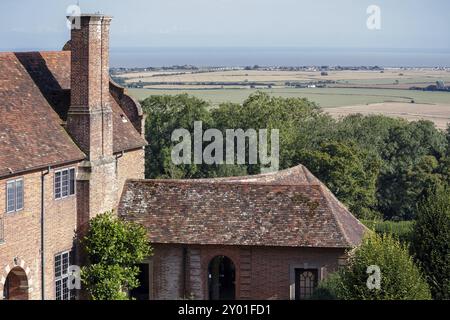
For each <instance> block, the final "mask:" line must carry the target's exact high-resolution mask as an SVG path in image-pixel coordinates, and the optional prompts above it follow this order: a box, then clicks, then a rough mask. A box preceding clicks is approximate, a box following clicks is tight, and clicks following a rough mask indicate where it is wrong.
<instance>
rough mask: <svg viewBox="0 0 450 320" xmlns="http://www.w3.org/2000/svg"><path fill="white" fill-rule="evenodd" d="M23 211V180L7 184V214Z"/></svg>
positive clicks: (10, 181) (11, 181)
mask: <svg viewBox="0 0 450 320" xmlns="http://www.w3.org/2000/svg"><path fill="white" fill-rule="evenodd" d="M22 209H23V178H20V179H15V180H9V181H7V182H6V212H7V213H10V212H16V211H20V210H22Z"/></svg>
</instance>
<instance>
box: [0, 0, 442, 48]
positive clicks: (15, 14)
mask: <svg viewBox="0 0 450 320" xmlns="http://www.w3.org/2000/svg"><path fill="white" fill-rule="evenodd" d="M79 3H80V7H81V10H82V12H97V11H100V12H102V13H106V14H109V15H112V16H113V17H114V20H113V23H112V30H111V46H112V47H117V48H118V47H161V46H181V47H185V46H194V47H195V46H200V47H202V46H230V47H231V46H249V47H258V46H274V47H277V46H280V47H281V46H300V47H345V48H353V47H363V48H419V49H427V50H437V49H450V36H449V33H450V19H449V12H450V1H448V0H377V1H375V0H314V1H304V0H127V1H124V0H79ZM71 4H77V0H40V1H36V0H1V1H0V50H14V49H22V48H23V49H28V48H33V49H60V48H61V46H62V45H63V44H64V43H65V41H66V40H67V39H68V38H69V31H68V30H67V28H66V25H65V15H66V9H67V7H68V6H69V5H71ZM371 4H376V5H378V6H379V7H380V8H381V30H368V29H367V27H366V20H367V17H368V14H367V13H366V9H367V7H368V6H369V5H371Z"/></svg>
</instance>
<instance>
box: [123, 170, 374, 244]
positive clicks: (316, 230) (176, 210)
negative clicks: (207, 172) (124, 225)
mask: <svg viewBox="0 0 450 320" xmlns="http://www.w3.org/2000/svg"><path fill="white" fill-rule="evenodd" d="M119 215H120V216H121V217H122V218H123V219H126V220H129V221H135V222H139V223H140V224H142V225H143V226H145V227H146V228H147V230H148V236H149V239H150V241H151V242H153V243H180V244H181V243H182V244H211V245H212V244H216V245H253V246H288V247H325V248H351V247H354V246H356V245H358V244H359V243H360V241H361V239H362V236H363V234H364V233H365V231H366V230H367V229H366V228H365V227H364V225H362V224H361V223H360V222H359V221H358V220H357V219H356V218H355V217H354V216H353V215H352V214H351V213H350V212H349V211H348V210H347V209H346V208H345V207H344V206H343V205H342V204H341V203H340V202H339V201H338V200H337V199H336V197H334V195H333V194H332V193H331V192H330V191H329V190H328V189H327V188H326V187H325V186H324V185H323V184H322V183H321V182H320V181H319V180H318V179H317V178H315V177H314V175H312V174H311V173H310V172H309V171H308V170H307V169H306V168H305V167H304V166H302V165H300V166H296V167H294V168H291V169H287V170H283V171H279V172H277V173H271V174H263V175H257V176H247V177H236V178H222V179H199V180H129V181H127V182H126V183H125V187H124V191H123V194H122V198H121V201H120V204H119Z"/></svg>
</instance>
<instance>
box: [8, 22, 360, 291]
mask: <svg viewBox="0 0 450 320" xmlns="http://www.w3.org/2000/svg"><path fill="white" fill-rule="evenodd" d="M80 20H81V23H80V28H76V29H73V30H72V31H71V40H70V41H69V42H67V44H66V45H65V46H64V48H63V50H62V51H51V52H0V110H1V117H0V205H1V206H3V208H1V207H0V299H10V300H18V299H36V300H37V299H57V300H67V299H72V298H74V297H75V293H74V292H71V291H69V290H68V288H67V282H68V272H67V268H68V266H69V265H70V264H72V263H77V261H81V260H80V259H79V256H78V255H77V250H76V248H75V245H74V243H75V240H76V238H77V236H78V235H79V234H80V233H83V231H85V230H86V226H87V223H88V221H89V219H90V218H92V217H94V216H95V215H96V214H98V213H102V212H105V211H108V210H112V209H114V210H116V212H118V215H119V217H120V218H122V219H125V220H129V221H136V222H138V223H141V224H142V225H144V226H145V228H146V229H147V230H148V236H149V241H150V242H151V244H152V246H153V247H154V255H153V256H152V257H149V258H148V259H147V260H146V261H144V263H142V264H141V265H140V268H141V271H142V272H141V275H140V280H141V286H140V287H139V288H137V289H135V290H133V291H132V292H131V294H132V295H133V296H134V297H136V298H138V299H180V298H187V297H190V298H196V299H302V298H307V297H308V296H309V295H310V294H311V292H312V290H313V289H314V287H315V286H316V285H317V283H318V281H320V280H321V279H323V278H324V277H326V276H327V274H328V273H329V272H331V271H333V270H335V269H336V268H337V267H338V266H339V264H340V263H343V262H345V257H346V251H347V250H348V249H351V248H353V247H355V246H357V245H358V244H359V243H360V241H361V238H362V236H363V234H364V232H365V231H366V229H365V227H364V226H363V225H362V224H361V223H360V222H359V221H358V220H357V219H356V218H355V217H354V216H353V215H352V214H351V213H350V212H349V211H348V210H347V209H346V208H345V207H344V206H343V205H342V204H341V203H340V202H339V201H338V200H337V199H336V198H335V197H334V196H333V194H331V192H330V191H329V190H328V189H327V188H326V187H325V186H324V185H323V184H322V183H321V182H320V181H319V180H318V179H317V178H315V177H314V176H313V175H312V174H311V173H310V172H309V171H308V170H307V169H306V168H305V167H303V166H301V165H300V166H297V167H294V168H291V169H287V170H283V171H280V172H278V173H269V174H263V175H257V176H249V177H237V178H219V179H200V180H145V179H144V148H145V146H146V144H147V143H146V141H145V139H144V121H145V118H144V115H143V112H142V109H141V107H140V105H139V103H138V102H136V101H135V100H134V99H133V98H131V97H130V96H129V95H127V93H126V91H125V89H124V88H121V87H120V86H118V85H116V84H115V83H114V82H112V81H111V80H110V77H109V28H110V22H111V18H110V17H107V16H104V15H101V14H85V15H82V16H81V19H80Z"/></svg>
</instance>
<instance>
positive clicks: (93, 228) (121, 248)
mask: <svg viewBox="0 0 450 320" xmlns="http://www.w3.org/2000/svg"><path fill="white" fill-rule="evenodd" d="M82 244H83V245H84V249H85V251H86V253H87V256H88V260H89V265H87V266H85V267H83V269H82V273H81V274H82V281H83V283H84V285H85V286H86V289H87V292H88V293H89V294H90V296H91V298H92V299H94V300H123V299H127V298H128V293H127V291H128V290H131V289H133V288H136V287H138V286H139V281H138V279H137V276H138V275H139V268H138V267H137V266H136V264H138V263H140V262H142V261H143V260H144V259H145V258H146V257H148V256H149V255H151V254H152V249H151V247H150V245H149V244H148V240H147V232H146V230H145V229H144V228H143V227H142V226H140V225H138V224H135V223H132V222H126V221H122V220H119V219H117V218H116V217H114V216H113V214H112V213H111V212H106V213H104V214H99V215H97V216H96V217H95V218H93V219H92V220H91V221H90V222H89V231H88V234H87V236H86V237H85V238H84V239H83V241H82Z"/></svg>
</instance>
